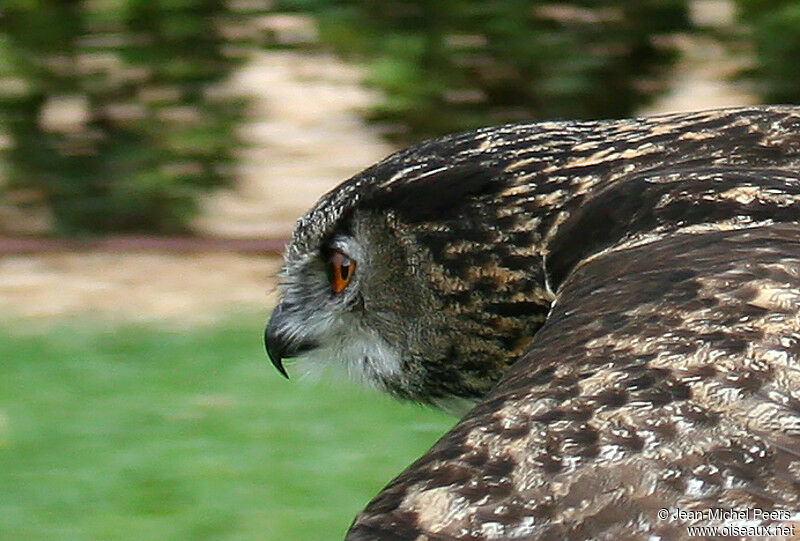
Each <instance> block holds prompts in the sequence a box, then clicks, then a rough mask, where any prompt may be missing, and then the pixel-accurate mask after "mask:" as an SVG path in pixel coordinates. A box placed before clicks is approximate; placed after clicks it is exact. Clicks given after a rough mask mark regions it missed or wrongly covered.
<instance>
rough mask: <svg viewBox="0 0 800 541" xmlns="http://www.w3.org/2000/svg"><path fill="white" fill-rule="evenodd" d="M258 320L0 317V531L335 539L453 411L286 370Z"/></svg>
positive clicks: (51, 535)
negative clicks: (296, 378)
mask: <svg viewBox="0 0 800 541" xmlns="http://www.w3.org/2000/svg"><path fill="white" fill-rule="evenodd" d="M263 322H264V318H263V316H254V317H246V316H241V315H240V316H237V317H231V318H228V319H226V320H225V321H223V322H221V323H217V324H214V325H208V326H201V327H197V328H193V329H188V330H187V329H180V328H169V327H168V326H166V325H165V324H158V323H150V324H116V325H112V324H109V323H106V324H102V323H98V322H91V321H88V320H87V321H72V322H61V323H58V324H50V325H48V326H47V327H46V328H41V327H40V328H37V329H30V328H27V329H26V328H25V327H23V326H22V325H19V324H17V325H12V326H9V325H5V326H4V327H2V328H0V538H2V539H26V540H39V539H41V540H45V539H46V540H67V539H136V540H147V539H153V540H156V539H157V540H164V539H203V540H207V539H226V540H228V539H242V540H244V539H248V540H249V539H312V540H321V539H341V538H342V537H343V535H344V532H345V531H346V529H347V527H348V525H349V524H350V522H351V520H352V518H353V516H354V515H355V513H357V512H358V511H359V510H360V509H361V508H362V507H363V506H364V505H365V504H366V503H367V501H369V499H370V498H371V497H372V496H374V495H375V494H376V492H377V491H378V490H379V489H380V488H381V487H382V486H383V485H385V484H386V483H387V482H389V480H391V479H392V478H393V477H394V476H395V475H396V474H398V473H399V472H400V471H401V470H402V469H403V467H405V466H406V465H408V464H409V463H410V462H411V461H412V460H413V459H414V458H416V457H417V456H419V455H420V454H421V453H422V452H424V451H425V450H426V449H427V448H428V447H429V446H430V445H431V444H432V443H433V442H434V441H435V440H436V439H437V438H438V437H439V435H441V434H442V433H443V432H444V431H445V430H446V429H447V428H448V427H449V426H451V425H452V424H454V422H455V419H454V418H452V417H449V416H447V415H445V414H443V413H440V412H436V411H432V410H428V409H424V408H421V407H419V406H414V405H403V404H398V403H395V402H393V401H391V400H390V399H388V398H385V397H383V396H381V395H378V394H376V393H373V392H369V391H365V390H361V389H358V388H355V387H354V386H351V385H348V384H346V383H343V382H340V383H335V382H334V383H325V382H321V383H302V382H300V383H298V382H286V381H284V380H283V379H281V378H280V377H279V376H278V375H277V373H276V372H275V371H274V369H273V368H272V366H271V365H270V364H269V363H268V361H267V360H266V359H265V356H264V353H263V349H262V348H263V346H262V343H261V336H262V328H263V327H262V324H263Z"/></svg>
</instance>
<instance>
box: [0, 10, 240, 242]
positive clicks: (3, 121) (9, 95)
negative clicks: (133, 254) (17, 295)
mask: <svg viewBox="0 0 800 541" xmlns="http://www.w3.org/2000/svg"><path fill="white" fill-rule="evenodd" d="M247 15H248V14H247V13H242V12H238V11H234V10H232V9H231V8H229V7H227V3H226V2H222V1H219V0H191V1H186V0H156V1H151V0H108V1H103V2H84V1H78V0H67V1H64V0H4V2H3V3H2V6H0V130H2V131H3V132H5V135H6V137H8V138H9V139H10V145H9V148H7V150H6V152H5V153H4V155H2V156H0V159H2V160H4V161H6V162H7V171H8V176H9V181H8V186H7V190H17V193H18V194H19V193H20V190H22V193H25V194H27V197H23V198H22V201H23V202H25V201H26V200H30V199H33V200H43V201H44V202H45V204H46V205H47V206H48V207H49V208H50V209H51V210H52V214H53V216H54V218H55V225H56V227H57V229H58V232H62V233H83V232H107V231H147V230H151V231H161V232H176V231H181V230H184V229H185V227H186V223H187V220H188V219H189V218H190V217H191V216H192V215H193V213H194V212H195V211H196V208H197V197H198V195H199V194H201V193H203V192H205V191H207V190H208V189H209V188H212V187H216V186H220V185H224V184H227V183H230V182H231V169H230V167H229V166H230V164H231V162H232V159H233V151H234V149H235V148H237V147H238V146H240V141H239V140H238V139H237V137H236V132H235V126H236V124H237V122H238V121H239V119H240V118H241V113H242V102H241V101H240V100H237V99H235V98H233V97H230V96H225V95H223V94H221V93H220V92H219V91H218V85H219V84H220V83H222V82H223V81H225V79H226V77H228V75H229V74H230V73H231V72H232V70H233V69H235V68H236V66H237V64H238V62H239V61H240V60H241V59H242V53H243V51H242V47H243V46H244V45H245V41H246V40H245V39H244V38H241V37H235V36H233V35H226V34H225V33H224V32H225V29H226V28H238V27H241V26H242V25H243V24H244V23H245V17H246V16H247Z"/></svg>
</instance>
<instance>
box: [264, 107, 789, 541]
mask: <svg viewBox="0 0 800 541" xmlns="http://www.w3.org/2000/svg"><path fill="white" fill-rule="evenodd" d="M281 291H282V298H281V301H280V304H279V305H278V307H277V308H276V310H275V311H274V312H273V315H272V317H271V320H270V322H269V325H268V328H267V331H266V335H265V337H266V341H267V348H268V352H269V355H270V357H271V359H272V361H273V363H274V364H275V366H276V367H277V368H278V369H279V370H281V371H282V372H284V369H283V365H282V360H283V359H284V358H286V357H298V356H300V357H303V358H304V359H306V360H307V362H308V363H309V364H312V365H313V364H315V363H323V364H328V363H332V362H333V363H342V364H344V365H345V366H346V367H347V368H348V370H349V372H350V373H351V374H353V375H354V376H355V377H358V378H360V379H362V380H364V381H365V382H367V383H369V384H371V385H374V386H376V387H378V388H379V389H382V390H384V391H387V392H389V393H391V394H392V395H394V396H396V397H399V398H403V399H410V400H414V401H419V402H424V403H429V404H435V405H438V406H442V407H445V408H448V409H451V410H462V411H463V410H464V409H466V408H468V407H472V406H473V405H474V407H473V408H472V409H471V410H469V413H467V414H466V416H465V417H464V418H463V419H462V420H461V421H460V422H459V423H458V424H457V425H456V426H455V427H454V428H453V429H452V430H451V431H450V432H448V433H447V434H445V436H444V437H442V439H441V440H440V441H439V442H438V443H437V444H436V445H435V446H434V447H433V448H432V449H431V450H430V451H429V452H428V453H427V454H425V455H424V456H423V457H421V458H420V459H419V460H418V461H417V462H415V463H414V464H413V465H411V466H410V467H409V468H408V469H407V470H406V471H405V472H403V473H402V474H401V475H400V476H399V477H397V478H396V479H395V480H394V481H392V483H390V484H389V485H388V486H387V487H386V488H385V489H384V491H383V492H381V493H380V494H379V495H378V496H377V497H376V498H375V499H374V500H373V501H372V502H371V503H370V504H369V505H368V507H367V508H366V509H365V511H363V512H362V513H361V514H360V515H359V516H358V517H357V518H356V520H355V522H354V524H353V526H352V528H351V531H350V533H349V538H350V539H384V538H386V539H529V538H563V537H575V538H585V537H593V538H602V539H608V538H612V537H618V538H619V537H621V538H638V537H641V538H651V539H652V538H675V537H683V536H687V535H689V534H688V533H687V530H686V528H687V526H690V525H691V524H692V523H693V522H692V521H689V520H684V521H675V520H664V519H661V518H660V517H659V515H658V513H657V511H659V510H660V509H700V508H711V507H724V508H747V507H751V508H753V507H759V508H770V509H782V510H789V509H791V510H794V509H800V313H799V312H798V310H799V309H800V108H798V107H788V106H785V107H781V106H771V107H753V108H738V109H727V110H718V111H706V112H699V113H691V114H672V115H664V116H657V117H651V118H638V119H632V120H618V121H586V122H542V123H527V124H514V125H507V126H501V127H496V128H486V129H479V130H475V131H471V132H467V133H462V134H457V135H451V136H447V137H443V138H439V139H435V140H431V141H428V142H424V143H422V144H420V145H418V146H415V147H412V148H410V149H407V150H404V151H401V152H398V153H396V154H394V155H392V156H390V157H388V158H386V159H385V160H383V161H381V162H380V163H378V164H376V165H374V166H372V167H370V168H369V169H367V170H365V171H363V172H362V173H359V174H358V175H356V176H354V177H353V178H351V179H350V180H348V181H346V182H345V183H343V184H342V185H340V186H339V187H338V188H336V189H334V190H333V191H331V192H330V193H328V194H327V195H325V196H324V197H323V198H322V199H321V200H320V201H319V202H318V203H317V204H316V206H314V207H313V208H312V209H311V210H310V211H309V212H308V213H307V214H306V215H305V216H304V217H303V218H301V219H300V220H299V221H298V224H297V227H296V229H295V232H294V235H293V237H292V240H291V242H290V244H289V245H288V247H287V249H286V253H285V265H284V269H283V272H282V279H281ZM284 374H285V372H284ZM694 522H697V521H694Z"/></svg>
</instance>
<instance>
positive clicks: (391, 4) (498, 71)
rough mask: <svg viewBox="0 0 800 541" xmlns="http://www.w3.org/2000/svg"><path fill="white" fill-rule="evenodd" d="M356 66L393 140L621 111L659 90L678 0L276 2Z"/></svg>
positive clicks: (683, 13)
mask: <svg viewBox="0 0 800 541" xmlns="http://www.w3.org/2000/svg"><path fill="white" fill-rule="evenodd" d="M277 5H278V6H280V7H282V8H283V9H287V10H297V11H300V12H310V13H313V14H314V15H315V17H316V19H317V21H318V23H319V28H320V36H321V39H322V41H323V42H324V43H326V44H328V45H329V46H331V47H332V48H333V50H335V51H336V52H338V53H340V54H342V55H344V56H345V57H347V58H350V59H354V60H356V61H359V62H365V63H366V64H367V65H368V67H369V76H368V80H367V82H368V84H371V85H373V86H375V87H376V88H378V89H380V91H381V95H382V101H381V102H380V104H379V105H378V106H377V107H376V108H375V109H374V110H373V111H372V114H371V118H372V119H373V120H376V121H380V122H385V123H387V124H389V125H390V126H391V127H393V130H394V133H393V134H392V135H394V136H395V138H396V139H398V140H399V141H401V142H403V143H408V142H410V141H416V140H419V139H421V138H425V137H430V136H435V135H441V134H443V133H447V132H451V131H457V130H464V129H468V128H474V127H478V126H483V125H491V124H498V123H504V122H511V121H519V120H529V119H532V118H558V117H562V118H597V117H615V116H625V115H628V114H630V113H632V112H633V111H635V109H636V108H637V107H639V106H641V105H642V104H644V103H646V102H647V101H648V100H650V99H651V98H652V97H653V96H654V95H655V94H656V93H657V92H658V91H659V90H661V89H662V82H663V77H664V75H665V74H666V73H667V72H668V68H669V66H670V64H671V63H672V61H673V60H674V59H675V57H676V55H675V50H674V49H672V48H671V47H670V46H669V45H668V42H666V41H664V40H661V41H659V38H663V37H664V36H665V35H667V34H670V33H675V32H679V31H686V30H688V29H689V21H688V18H687V2H686V1H685V0H668V1H658V0H645V1H622V2H620V1H614V0H603V1H600V2H588V1H572V2H561V1H558V2H554V1H546V0H545V1H541V0H538V1H530V0H510V1H507V0H492V1H487V2H475V1H453V0H451V1H446V2H426V1H424V0H391V1H387V2H372V1H370V0H345V1H329V0H281V1H279V2H278V3H277Z"/></svg>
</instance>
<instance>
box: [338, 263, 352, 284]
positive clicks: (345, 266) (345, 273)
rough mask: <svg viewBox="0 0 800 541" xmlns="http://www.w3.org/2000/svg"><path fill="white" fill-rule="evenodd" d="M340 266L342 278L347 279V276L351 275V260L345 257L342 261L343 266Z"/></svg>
mask: <svg viewBox="0 0 800 541" xmlns="http://www.w3.org/2000/svg"><path fill="white" fill-rule="evenodd" d="M340 268H341V271H340V273H341V275H342V280H347V277H348V276H350V262H349V261H348V260H346V259H345V260H344V261H342V266H341V267H340Z"/></svg>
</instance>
